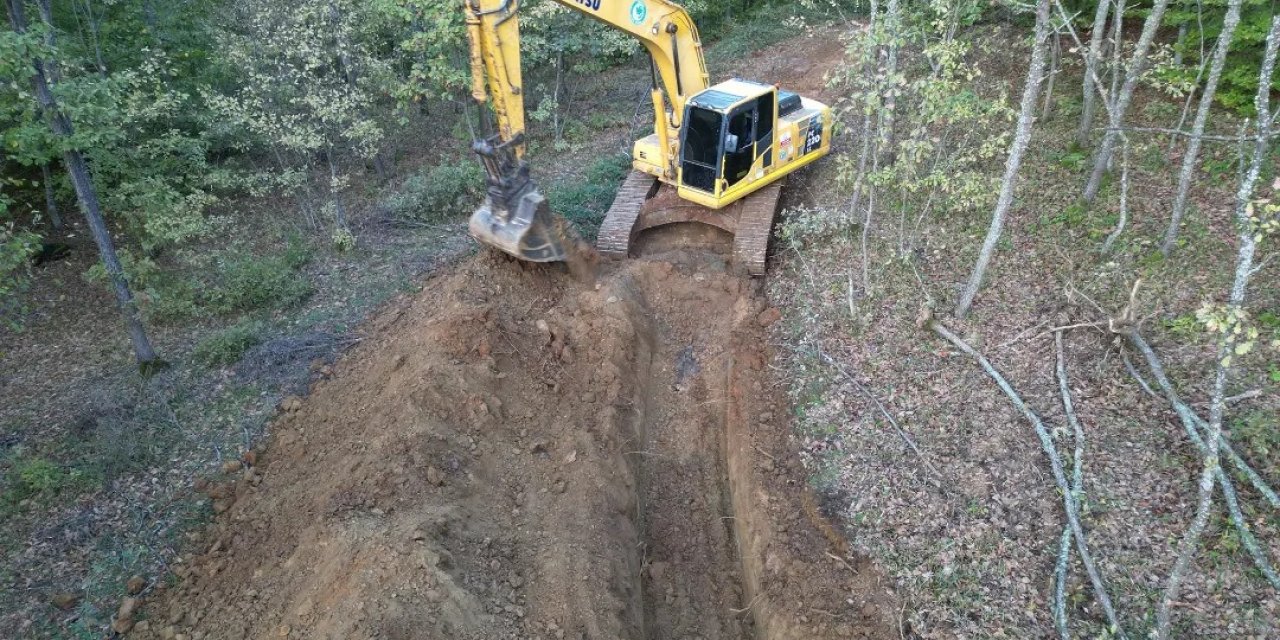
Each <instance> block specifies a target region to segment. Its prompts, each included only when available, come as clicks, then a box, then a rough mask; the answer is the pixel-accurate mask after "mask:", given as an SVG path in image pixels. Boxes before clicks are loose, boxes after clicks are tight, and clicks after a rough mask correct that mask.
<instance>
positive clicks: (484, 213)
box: [471, 190, 576, 262]
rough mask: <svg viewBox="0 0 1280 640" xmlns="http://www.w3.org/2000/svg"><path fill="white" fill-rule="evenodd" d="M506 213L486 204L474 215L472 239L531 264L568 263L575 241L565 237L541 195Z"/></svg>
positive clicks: (527, 195)
mask: <svg viewBox="0 0 1280 640" xmlns="http://www.w3.org/2000/svg"><path fill="white" fill-rule="evenodd" d="M514 204H515V206H514V207H513V208H509V209H508V210H507V211H506V212H505V213H506V215H503V213H504V212H501V211H499V210H498V208H497V207H495V206H494V204H493V201H492V200H488V201H486V202H485V203H484V204H483V205H482V206H481V207H480V208H479V209H476V212H475V213H473V214H471V235H472V236H473V237H474V238H475V239H476V240H479V241H480V242H483V243H484V244H487V245H489V246H491V247H494V248H497V249H500V250H502V251H505V252H506V253H509V254H511V255H513V256H515V257H517V258H520V259H522V260H528V261H530V262H561V261H564V260H567V259H568V255H569V250H570V248H571V246H572V244H573V243H574V242H576V238H572V237H566V234H567V233H570V232H567V231H566V228H565V225H564V224H563V223H562V222H561V221H560V220H559V217H558V216H556V215H555V214H554V213H552V212H551V207H550V206H548V205H547V200H546V198H544V197H542V194H541V193H538V192H537V191H536V190H535V191H530V192H528V193H525V194H523V195H522V196H521V197H520V198H519V200H518V201H517V202H515V203H514Z"/></svg>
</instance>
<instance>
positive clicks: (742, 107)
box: [462, 0, 832, 275]
mask: <svg viewBox="0 0 1280 640" xmlns="http://www.w3.org/2000/svg"><path fill="white" fill-rule="evenodd" d="M555 1H556V2H558V3H559V4H561V5H564V6H565V7H568V8H570V9H572V10H575V11H579V12H581V13H584V14H586V15H587V16H590V17H592V18H595V19H596V20H599V21H600V22H603V23H605V24H607V25H609V26H611V27H613V28H615V29H618V30H620V31H623V32H625V33H628V34H630V35H632V36H633V37H635V38H636V39H638V40H639V41H640V43H641V44H642V45H643V46H644V48H645V49H646V50H647V51H648V53H649V56H650V59H651V60H652V65H651V70H652V76H653V90H652V99H653V115H654V132H653V134H652V135H649V136H646V137H644V138H641V139H640V140H637V141H636V143H635V148H634V151H633V155H632V169H633V170H632V172H631V174H630V176H629V177H628V178H627V179H626V181H625V182H624V183H623V185H622V186H621V188H619V190H618V195H617V197H616V199H615V200H614V203H613V205H612V206H611V207H610V209H609V212H608V213H607V214H606V216H605V219H604V222H603V223H602V225H601V227H600V233H599V236H598V239H597V242H596V246H597V248H598V249H599V251H600V253H602V254H604V255H606V256H611V257H627V256H628V255H629V254H630V252H631V248H632V243H633V242H634V241H635V239H636V238H637V237H638V236H639V234H640V233H641V232H643V231H645V230H646V229H651V228H654V227H658V226H662V225H667V224H673V223H681V222H698V223H702V224H707V225H711V226H713V227H717V228H719V229H722V230H724V231H727V232H728V233H729V234H731V235H732V236H733V258H734V262H735V264H736V265H737V266H738V267H739V268H740V269H741V270H743V271H746V272H747V273H749V274H751V275H763V274H764V270H765V259H766V254H767V251H768V244H769V236H770V233H771V231H772V227H773V218H774V214H775V213H776V211H777V207H778V199H779V195H780V192H781V187H782V182H783V179H784V178H785V177H786V176H787V175H789V174H791V173H792V172H794V171H796V170H797V169H799V168H801V167H803V166H805V165H808V164H809V163H811V162H813V161H815V160H817V159H819V158H821V157H823V156H825V155H826V154H827V153H828V152H829V151H830V150H831V128H832V115H831V109H830V107H828V106H827V105H825V104H822V103H821V102H818V101H816V100H811V99H809V98H805V97H801V96H799V95H796V94H795V93H792V92H789V91H783V90H780V89H779V88H778V87H777V86H775V85H772V84H764V83H760V82H753V81H749V80H741V79H732V80H727V81H725V82H721V83H719V84H716V85H714V86H712V85H711V84H710V80H709V77H708V75H707V68H706V63H705V60H704V58H703V53H702V42H701V41H700V39H699V37H698V28H697V26H696V25H694V23H693V19H692V18H691V17H690V16H689V13H688V12H687V11H685V10H684V8H682V7H680V6H679V5H677V4H675V3H673V2H669V1H668V0H555ZM462 2H463V8H464V11H465V12H466V26H467V36H468V40H469V41H470V45H471V76H472V96H473V97H474V98H475V100H476V101H477V102H479V103H480V111H481V113H482V114H487V113H488V109H489V106H488V105H489V104H490V102H492V110H493V114H494V116H495V117H496V121H497V122H496V128H495V127H493V126H488V125H486V129H488V130H487V131H485V135H486V136H487V137H485V138H484V139H482V140H477V141H476V142H475V144H474V145H473V148H474V150H475V151H476V153H477V154H478V155H479V156H480V158H481V160H482V162H483V163H484V166H485V171H486V173H487V180H486V182H487V192H488V195H487V198H486V200H485V203H484V204H483V205H482V206H481V207H480V208H479V209H478V210H477V211H476V212H475V213H474V214H473V215H472V217H471V221H470V230H471V234H472V235H473V236H475V238H476V239H478V240H479V241H481V242H483V243H485V244H488V245H491V246H494V247H496V248H498V249H501V250H502V251H505V252H507V253H509V254H511V255H514V256H516V257H518V258H523V259H525V260H530V261H534V262H555V261H563V260H567V259H569V258H570V257H571V255H572V253H573V252H574V251H575V248H576V247H577V245H578V243H579V240H578V239H577V236H576V235H575V234H574V233H573V232H572V230H571V229H570V227H569V226H568V224H567V223H566V222H565V221H564V220H563V219H562V218H560V217H559V216H556V215H554V214H553V213H552V212H551V209H550V207H549V206H548V204H547V202H546V199H545V198H544V197H543V196H542V194H541V193H540V192H539V191H538V188H537V186H536V184H535V183H534V181H533V179H532V178H531V177H530V175H529V166H528V164H527V163H526V161H525V110H524V86H523V79H522V73H521V66H520V27H519V19H518V18H517V15H518V13H519V11H520V4H521V2H520V0H462ZM485 119H486V120H487V118H485ZM663 191H666V192H670V193H674V195H675V196H676V197H677V198H678V199H679V200H683V201H684V202H678V201H677V203H678V205H677V206H671V205H670V204H666V205H664V204H662V203H670V202H672V198H671V197H669V196H668V197H665V198H663V197H659V196H660V195H661V193H662V192H663Z"/></svg>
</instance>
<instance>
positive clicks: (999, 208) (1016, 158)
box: [955, 0, 1167, 318]
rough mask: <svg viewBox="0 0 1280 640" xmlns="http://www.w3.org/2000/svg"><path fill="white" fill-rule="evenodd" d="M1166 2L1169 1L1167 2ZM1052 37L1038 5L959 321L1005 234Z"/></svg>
mask: <svg viewBox="0 0 1280 640" xmlns="http://www.w3.org/2000/svg"><path fill="white" fill-rule="evenodd" d="M1166 1H1167V0H1166ZM1048 37H1049V0H1039V2H1037V3H1036V28H1035V42H1033V43H1032V45H1031V64H1030V66H1028V68H1027V84H1026V86H1025V87H1023V89H1022V104H1021V106H1020V107H1019V111H1018V128H1017V132H1016V133H1015V134H1014V138H1013V144H1012V145H1010V147H1009V159H1008V160H1007V161H1006V162H1005V166H1004V180H1003V181H1002V182H1001V184H1000V195H999V197H998V198H997V199H996V207H995V211H994V212H992V214H991V228H990V229H988V230H987V239H986V240H985V241H984V242H983V243H982V251H981V252H979V253H978V263H977V264H976V265H974V267H973V274H972V275H971V276H970V277H969V284H968V285H966V286H965V289H964V293H963V294H962V295H961V296H960V301H959V302H958V303H957V304H956V312H955V314H956V317H957V318H963V317H965V316H966V315H968V314H969V308H970V307H972V306H973V299H974V297H975V296H977V295H978V289H979V288H981V287H982V280H983V278H984V277H985V276H986V273H987V265H989V264H990V263H991V256H992V254H993V253H995V250H996V243H997V242H999V241H1000V235H1001V233H1002V232H1003V231H1004V221H1005V217H1006V216H1007V215H1008V213H1009V208H1010V207H1011V206H1012V205H1013V190H1014V187H1015V186H1016V184H1017V182H1018V169H1019V168H1021V166H1022V157H1023V155H1025V154H1026V151H1027V146H1028V145H1029V144H1030V143H1031V129H1032V125H1034V124H1035V119H1036V102H1037V98H1039V97H1040V83H1041V81H1043V80H1044V67H1045V49H1046V48H1047V47H1046V45H1047V43H1046V41H1047V40H1048Z"/></svg>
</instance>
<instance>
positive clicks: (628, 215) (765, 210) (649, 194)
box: [596, 171, 783, 276]
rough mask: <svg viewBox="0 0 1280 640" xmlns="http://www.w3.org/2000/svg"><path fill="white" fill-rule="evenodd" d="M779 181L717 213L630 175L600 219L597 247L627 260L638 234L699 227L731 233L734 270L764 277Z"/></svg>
mask: <svg viewBox="0 0 1280 640" xmlns="http://www.w3.org/2000/svg"><path fill="white" fill-rule="evenodd" d="M782 182H783V181H781V180H780V181H778V182H775V183H773V184H771V185H769V186H767V187H765V188H763V189H761V190H759V191H757V192H755V193H753V194H751V195H749V196H747V197H746V198H743V199H742V200H739V201H738V202H735V203H733V204H732V205H730V206H728V207H725V208H724V209H721V210H719V211H717V210H715V209H709V208H707V207H703V206H701V205H697V204H694V203H692V202H688V201H686V200H682V199H681V198H679V197H678V196H677V195H676V193H675V188H673V187H671V186H669V185H665V184H661V183H659V182H658V181H657V180H656V179H655V178H654V177H653V176H651V175H649V174H646V173H643V172H640V171H633V172H631V175H630V176H628V177H627V179H626V181H625V182H623V183H622V187H621V188H619V189H618V196H617V197H616V198H615V199H614V201H613V206H611V207H610V208H609V212H608V213H607V214H606V215H605V219H604V223H603V224H602V225H601V226H600V234H599V236H598V238H597V240H596V248H597V249H598V250H599V251H600V253H601V254H603V255H605V256H609V257H612V258H627V257H629V256H630V255H631V247H632V244H633V243H634V242H635V240H636V238H638V237H639V236H640V234H641V233H642V232H644V231H646V230H648V229H652V228H655V227H660V226H663V225H668V224H678V223H687V222H698V223H701V224H706V225H710V226H713V227H716V228H719V229H722V230H724V231H727V232H728V233H730V234H732V235H733V262H734V265H735V266H736V267H737V268H738V269H739V270H741V271H743V272H745V273H747V274H748V275H751V276H763V275H764V274H765V267H766V261H767V259H768V252H769V237H770V236H771V235H772V232H773V218H774V215H775V214H776V213H777V211H778V200H779V198H780V197H781V196H782Z"/></svg>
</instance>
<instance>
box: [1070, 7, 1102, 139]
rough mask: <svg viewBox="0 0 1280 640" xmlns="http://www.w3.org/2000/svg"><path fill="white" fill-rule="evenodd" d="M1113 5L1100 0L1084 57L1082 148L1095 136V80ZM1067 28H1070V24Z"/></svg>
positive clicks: (1081, 115)
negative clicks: (1108, 17) (1108, 18)
mask: <svg viewBox="0 0 1280 640" xmlns="http://www.w3.org/2000/svg"><path fill="white" fill-rule="evenodd" d="M1111 5H1112V1H1111V0H1098V8H1097V11H1095V12H1094V14H1093V30H1092V32H1091V33H1090V34H1089V48H1088V49H1087V50H1086V52H1085V57H1084V106H1083V107H1082V108H1081V110H1080V129H1079V130H1077V131H1076V144H1077V145H1079V146H1081V147H1086V146H1088V145H1089V140H1090V138H1092V136H1093V114H1094V112H1095V111H1096V110H1097V100H1096V98H1097V93H1095V92H1094V88H1093V80H1094V78H1095V77H1096V76H1097V75H1098V61H1099V60H1101V59H1102V41H1103V39H1104V38H1105V37H1106V35H1107V16H1108V14H1109V11H1110V9H1111ZM1066 26H1067V27H1068V28H1069V27H1070V22H1067V25H1066Z"/></svg>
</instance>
